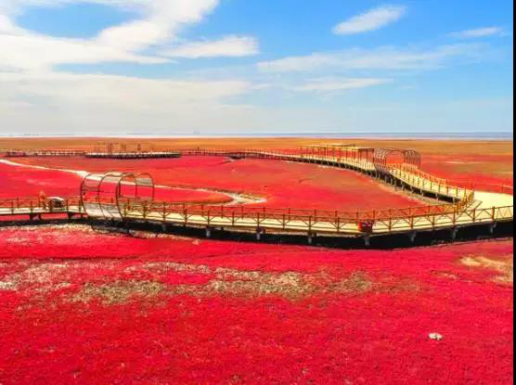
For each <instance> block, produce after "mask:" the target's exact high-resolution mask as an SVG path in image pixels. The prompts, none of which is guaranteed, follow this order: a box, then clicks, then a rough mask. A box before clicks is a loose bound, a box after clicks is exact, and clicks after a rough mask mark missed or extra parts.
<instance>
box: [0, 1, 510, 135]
mask: <svg viewBox="0 0 516 385" xmlns="http://www.w3.org/2000/svg"><path fill="white" fill-rule="evenodd" d="M512 15H513V5H512V2H511V1H502V0H493V1H462V0H460V1H459V0H457V1H453V2H448V1H436V0H419V1H399V2H379V1H369V0H355V1H351V0H347V1H344V0H318V1H309V0H305V1H299V0H150V1H149V0H125V1H118V0H94V1H88V2H85V1H76V0H2V1H1V2H0V47H1V49H0V134H4V135H8V134H22V133H23V134H71V133H74V134H77V135H105V134H110V135H124V134H135V133H140V134H150V135H152V134H154V135H160V134H171V135H174V134H176V135H189V134H192V133H194V132H196V133H200V134H204V135H214V134H240V135H242V134H266V133H270V134H273V133H297V132H299V133H329V132H333V133H339V132H342V133H350V132H351V133H357V132H361V133H367V132H418V133H421V132H512V130H513V107H512V104H513V103H512V102H513V88H512V83H513V49H512V45H513V32H512V31H513V18H512Z"/></svg>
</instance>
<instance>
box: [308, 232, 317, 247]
mask: <svg viewBox="0 0 516 385" xmlns="http://www.w3.org/2000/svg"><path fill="white" fill-rule="evenodd" d="M315 236H316V235H315V234H313V233H308V244H309V245H313V243H314V237H315Z"/></svg>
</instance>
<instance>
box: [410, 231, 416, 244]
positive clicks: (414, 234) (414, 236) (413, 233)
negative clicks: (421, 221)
mask: <svg viewBox="0 0 516 385" xmlns="http://www.w3.org/2000/svg"><path fill="white" fill-rule="evenodd" d="M416 237H417V232H416V231H413V232H411V233H410V234H409V238H410V243H412V244H413V243H414V242H415V241H416Z"/></svg>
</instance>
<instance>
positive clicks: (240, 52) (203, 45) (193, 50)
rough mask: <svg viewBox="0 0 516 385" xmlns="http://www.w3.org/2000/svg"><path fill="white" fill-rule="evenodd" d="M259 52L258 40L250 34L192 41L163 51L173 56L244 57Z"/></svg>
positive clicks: (196, 57)
mask: <svg viewBox="0 0 516 385" xmlns="http://www.w3.org/2000/svg"><path fill="white" fill-rule="evenodd" d="M258 53H259V48H258V41H257V40H256V39H255V38H253V37H248V36H227V37H224V38H222V39H220V40H214V41H201V42H191V43H187V44H184V45H179V46H177V47H173V48H171V49H169V50H166V51H163V52H161V54H162V55H163V56H167V57H172V58H187V59H198V58H210V57H243V56H252V55H256V54H258Z"/></svg>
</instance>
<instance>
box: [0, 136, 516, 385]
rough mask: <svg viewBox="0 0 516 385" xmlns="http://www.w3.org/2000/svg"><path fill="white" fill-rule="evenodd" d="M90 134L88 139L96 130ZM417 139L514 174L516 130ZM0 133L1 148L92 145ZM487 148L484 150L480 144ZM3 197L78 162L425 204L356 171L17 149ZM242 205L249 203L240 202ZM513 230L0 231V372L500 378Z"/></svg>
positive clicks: (442, 164)
mask: <svg viewBox="0 0 516 385" xmlns="http://www.w3.org/2000/svg"><path fill="white" fill-rule="evenodd" d="M93 142H95V141H93ZM332 142H334V141H328V140H327V141H322V140H317V141H316V140H308V139H285V140H279V139H277V140H269V139H267V140H265V139H257V140H250V139H245V140H244V139H238V140H201V139H195V140H194V139H192V140H171V139H169V140H155V141H153V146H154V147H155V148H156V149H158V150H159V149H167V148H175V149H186V148H194V147H202V148H212V149H215V148H217V149H243V148H260V149H295V148H297V147H300V146H307V145H313V144H332ZM353 142H354V143H357V144H359V145H367V146H382V147H395V148H413V149H415V150H418V151H420V152H421V153H422V155H423V166H422V167H423V169H424V170H425V171H427V172H431V173H432V174H435V175H438V176H441V177H444V178H449V179H450V180H454V181H456V183H464V184H467V183H471V182H472V181H473V182H474V183H475V184H477V185H482V186H484V187H483V188H485V189H486V190H489V189H491V188H492V189H495V188H496V187H497V186H500V185H512V183H513V168H512V158H513V154H512V143H508V142H457V141H452V142H439V141H392V142H385V141H383V142H379V141H353ZM88 146H91V141H87V140H78V139H74V140H57V139H56V140H50V139H38V140H14V139H1V140H0V148H6V149H7V148H16V149H57V148H59V149H86V148H88ZM487 154H489V155H487ZM10 161H11V162H14V163H15V164H13V163H9V162H7V163H5V162H4V163H0V198H9V197H16V196H26V197H30V196H37V194H39V193H40V192H41V191H42V190H43V191H45V193H46V194H47V195H48V196H51V195H55V196H74V195H77V194H78V191H79V186H80V183H81V181H82V177H81V175H84V173H86V172H107V171H137V172H148V173H151V174H152V175H153V176H154V178H155V181H156V184H157V185H159V186H160V187H159V188H158V194H161V195H159V196H160V198H162V199H164V200H172V201H178V202H186V203H206V204H217V205H218V204H220V205H222V204H232V203H234V202H233V201H234V200H235V199H237V200H238V199H244V202H245V204H247V205H254V206H257V205H258V206H260V207H261V206H266V207H271V208H284V207H293V208H311V209H319V208H320V209H328V210H329V209H334V210H343V211H345V210H348V211H353V210H370V209H380V208H389V207H392V208H400V207H409V206H413V205H417V204H421V200H420V199H419V198H417V197H415V196H409V195H405V194H401V193H400V192H399V191H396V190H394V189H391V188H390V187H387V186H384V185H380V184H378V183H377V182H375V181H373V180H371V179H369V178H367V177H366V176H362V175H359V174H356V173H353V172H351V171H348V170H337V169H332V168H328V167H321V166H317V165H311V164H296V163H288V162H280V161H260V160H253V159H246V160H240V161H234V160H230V159H226V158H222V157H202V158H201V157H184V158H181V159H163V160H129V161H114V160H92V159H83V158H73V159H69V158H16V159H10ZM240 203H242V202H240ZM513 300H514V295H513V240H512V239H505V240H504V239H502V240H491V241H479V242H469V243H463V244H453V245H439V246H431V247H430V246H429V247H419V248H408V249H399V250H398V249H395V250H338V249H326V248H321V247H309V246H302V245H300V246H293V245H280V244H266V243H240V242H236V241H217V240H207V239H200V238H189V237H180V236H175V235H165V234H158V235H157V234H150V233H146V232H137V231H135V232H133V233H132V234H131V236H127V235H123V234H113V233H106V232H101V231H98V230H93V229H92V228H90V227H88V226H86V225H64V226H63V225H60V226H51V225H48V226H42V227H39V226H38V227H36V226H34V227H30V226H29V227H7V228H0V304H1V305H0V346H1V349H0V383H1V384H34V383H53V384H57V383H63V384H64V383H66V384H70V383H79V384H82V383H145V384H149V383H156V384H165V383H179V384H205V383H221V384H239V383H242V384H244V383H256V384H271V383H299V384H309V383H312V384H361V383H363V384H371V383H377V382H378V378H382V383H384V384H400V383H407V384H458V383H460V384H481V383H483V384H507V383H511V382H513V378H514V371H513V365H512V362H513V357H514V356H513V347H514V339H513V317H514V315H513V311H514V306H513Z"/></svg>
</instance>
